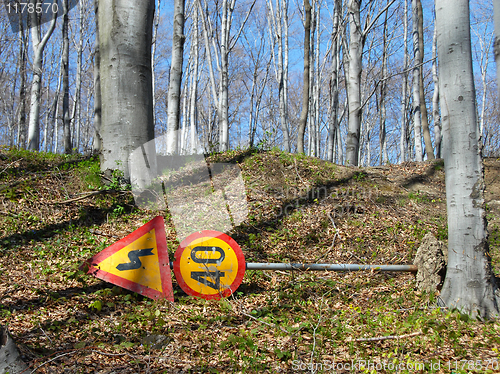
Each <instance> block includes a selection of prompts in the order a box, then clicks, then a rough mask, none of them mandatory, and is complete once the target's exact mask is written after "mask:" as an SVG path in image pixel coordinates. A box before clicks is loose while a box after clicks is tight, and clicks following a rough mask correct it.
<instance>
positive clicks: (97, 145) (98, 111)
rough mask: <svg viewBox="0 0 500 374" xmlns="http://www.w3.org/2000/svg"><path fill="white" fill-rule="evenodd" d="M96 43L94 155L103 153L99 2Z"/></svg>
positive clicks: (97, 4) (95, 5)
mask: <svg viewBox="0 0 500 374" xmlns="http://www.w3.org/2000/svg"><path fill="white" fill-rule="evenodd" d="M94 14H95V42H94V141H93V142H92V153H94V154H98V153H100V152H101V147H102V139H101V115H102V106H101V72H100V69H101V67H100V66H101V54H100V51H99V0H94Z"/></svg>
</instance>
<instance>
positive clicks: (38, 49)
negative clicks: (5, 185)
mask: <svg viewBox="0 0 500 374" xmlns="http://www.w3.org/2000/svg"><path fill="white" fill-rule="evenodd" d="M54 1H56V0H54ZM41 2H42V1H41V0H30V3H31V4H33V6H34V7H35V8H36V4H38V3H41ZM30 19H31V25H32V27H31V38H32V47H33V80H32V82H31V104H30V105H31V107H30V118H29V127H28V149H29V150H31V151H38V150H39V149H40V105H41V91H42V71H43V69H42V65H43V50H44V49H45V46H46V45H47V42H48V41H49V38H50V36H51V35H52V33H53V32H54V29H55V27H56V20H57V13H54V16H53V17H52V21H51V23H50V25H49V28H48V30H47V32H46V33H45V35H44V36H43V38H42V37H41V36H40V19H39V18H38V15H37V13H36V12H33V13H31V14H30Z"/></svg>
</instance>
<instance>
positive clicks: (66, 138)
mask: <svg viewBox="0 0 500 374" xmlns="http://www.w3.org/2000/svg"><path fill="white" fill-rule="evenodd" d="M62 4H63V14H64V15H63V26H62V29H63V31H62V38H63V50H62V66H63V145H64V153H65V154H70V153H71V151H72V146H71V116H70V114H69V35H68V29H69V15H68V8H69V1H68V0H63V2H62Z"/></svg>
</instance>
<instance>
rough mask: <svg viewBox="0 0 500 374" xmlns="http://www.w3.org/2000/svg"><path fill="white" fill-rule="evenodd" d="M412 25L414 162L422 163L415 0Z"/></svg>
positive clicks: (418, 49) (413, 0)
mask: <svg viewBox="0 0 500 374" xmlns="http://www.w3.org/2000/svg"><path fill="white" fill-rule="evenodd" d="M411 4H412V15H413V18H412V24H413V85H412V87H413V91H412V92H413V130H414V142H415V161H423V150H422V122H421V118H422V117H421V115H422V112H421V105H420V66H419V62H420V53H421V51H420V47H419V39H420V38H419V36H418V11H417V0H412V2H411Z"/></svg>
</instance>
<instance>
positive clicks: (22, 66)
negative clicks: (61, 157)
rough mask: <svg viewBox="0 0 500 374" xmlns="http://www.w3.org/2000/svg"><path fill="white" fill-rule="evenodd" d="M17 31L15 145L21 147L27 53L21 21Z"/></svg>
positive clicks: (24, 109) (22, 141) (23, 127)
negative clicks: (17, 79)
mask: <svg viewBox="0 0 500 374" xmlns="http://www.w3.org/2000/svg"><path fill="white" fill-rule="evenodd" d="M19 26H20V27H19V28H20V32H19V74H20V76H21V77H20V78H21V84H20V86H19V111H18V117H17V146H18V147H19V148H21V149H24V148H25V147H26V78H27V77H26V75H27V74H26V71H27V55H28V51H27V49H28V40H27V39H28V37H27V35H26V32H25V31H24V26H23V23H22V22H20V25H19Z"/></svg>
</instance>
